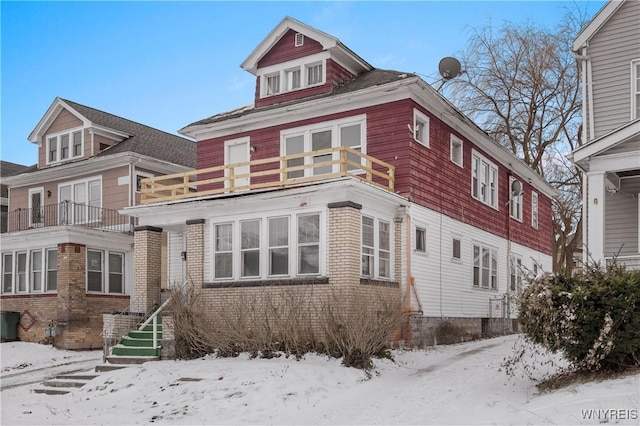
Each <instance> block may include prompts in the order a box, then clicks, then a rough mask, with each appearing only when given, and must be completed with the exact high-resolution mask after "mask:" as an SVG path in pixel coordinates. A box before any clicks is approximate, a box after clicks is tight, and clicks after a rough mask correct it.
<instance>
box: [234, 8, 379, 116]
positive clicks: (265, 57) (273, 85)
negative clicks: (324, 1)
mask: <svg viewBox="0 0 640 426" xmlns="http://www.w3.org/2000/svg"><path fill="white" fill-rule="evenodd" d="M241 67H242V69H244V70H245V71H248V72H250V73H251V74H253V75H255V76H256V92H255V106H256V107H261V106H265V105H272V104H277V103H281V102H286V101H290V100H294V99H301V98H306V97H309V96H315V95H319V94H325V93H330V92H331V91H332V90H333V88H334V87H337V86H339V85H340V84H342V83H344V82H345V81H348V80H351V79H353V78H354V77H356V76H357V75H359V74H360V73H362V72H365V71H369V70H371V69H373V67H372V66H371V65H369V64H368V63H367V62H366V61H365V60H364V59H362V58H360V57H359V56H358V55H356V54H355V53H353V52H352V51H351V50H350V49H348V48H347V47H346V46H345V45H343V44H342V43H341V42H340V40H338V39H337V38H335V37H332V36H330V35H328V34H326V33H323V32H322V31H318V30H316V29H315V28H312V27H310V26H308V25H305V24H303V23H301V22H299V21H296V20H295V19H292V18H289V17H285V18H284V19H283V20H282V21H281V22H280V24H278V26H276V28H275V29H273V31H271V33H269V35H267V37H266V38H265V39H264V40H263V41H262V42H261V43H260V44H259V45H258V46H257V47H256V48H255V49H254V51H253V52H252V53H251V55H249V57H248V58H247V59H245V61H244V62H243V63H242V64H241Z"/></svg>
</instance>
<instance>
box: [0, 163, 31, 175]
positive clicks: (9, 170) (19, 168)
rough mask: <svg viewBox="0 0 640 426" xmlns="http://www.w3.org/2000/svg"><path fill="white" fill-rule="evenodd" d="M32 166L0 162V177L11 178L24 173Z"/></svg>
mask: <svg viewBox="0 0 640 426" xmlns="http://www.w3.org/2000/svg"><path fill="white" fill-rule="evenodd" d="M32 167H33V166H25V165H22V164H17V163H11V162H9V161H2V160H0V177H6V176H12V175H16V174H18V173H24V172H25V171H27V170H28V169H31V168H32Z"/></svg>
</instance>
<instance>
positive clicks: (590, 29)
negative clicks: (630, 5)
mask: <svg viewBox="0 0 640 426" xmlns="http://www.w3.org/2000/svg"><path fill="white" fill-rule="evenodd" d="M623 3H624V0H623V1H618V0H611V1H609V2H608V3H606V4H605V5H604V6H603V7H602V9H600V10H599V11H598V13H597V14H596V16H595V17H594V18H593V19H592V20H591V22H589V24H588V25H587V26H586V27H584V28H583V29H582V31H580V33H579V34H578V35H577V36H576V38H575V39H574V41H573V51H574V52H577V51H578V50H580V48H581V47H583V46H585V45H586V44H587V43H588V42H589V40H590V39H591V37H593V36H594V35H595V34H596V33H597V32H598V31H599V30H600V28H601V27H602V26H603V25H604V24H605V23H606V22H607V21H608V20H609V18H611V16H612V15H613V14H614V13H615V11H616V10H618V8H619V7H620V6H622V4H623Z"/></svg>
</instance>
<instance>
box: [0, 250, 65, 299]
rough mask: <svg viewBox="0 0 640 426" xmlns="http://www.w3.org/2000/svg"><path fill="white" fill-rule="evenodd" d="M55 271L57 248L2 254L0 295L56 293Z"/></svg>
mask: <svg viewBox="0 0 640 426" xmlns="http://www.w3.org/2000/svg"><path fill="white" fill-rule="evenodd" d="M57 270H58V249H57V248H50V249H33V250H27V251H20V252H11V253H3V254H2V293H42V292H44V291H47V292H51V291H56V289H57ZM14 272H15V273H14Z"/></svg>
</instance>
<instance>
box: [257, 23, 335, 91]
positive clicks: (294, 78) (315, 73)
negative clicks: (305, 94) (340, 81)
mask: <svg viewBox="0 0 640 426" xmlns="http://www.w3.org/2000/svg"><path fill="white" fill-rule="evenodd" d="M301 35H302V34H301ZM327 57H328V56H327V54H326V52H325V53H321V54H316V55H312V56H311V57H305V58H300V59H295V60H292V61H287V62H285V63H282V64H277V65H272V66H268V67H265V68H264V69H261V70H260V74H259V78H260V86H261V89H260V97H263V98H264V97H267V96H272V95H275V94H279V93H286V92H291V91H295V90H302V89H306V88H307V87H314V86H318V85H321V84H324V83H325V81H326V77H325V74H326V67H325V60H326V58H327Z"/></svg>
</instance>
